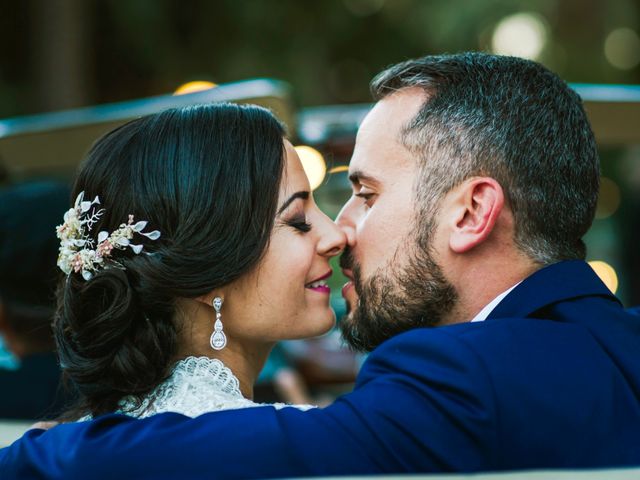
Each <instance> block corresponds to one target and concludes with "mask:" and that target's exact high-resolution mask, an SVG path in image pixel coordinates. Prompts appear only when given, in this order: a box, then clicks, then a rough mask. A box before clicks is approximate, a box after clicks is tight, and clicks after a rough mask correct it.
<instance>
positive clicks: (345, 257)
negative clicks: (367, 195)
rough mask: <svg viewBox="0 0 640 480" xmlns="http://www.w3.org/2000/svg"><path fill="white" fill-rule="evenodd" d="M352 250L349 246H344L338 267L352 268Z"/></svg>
mask: <svg viewBox="0 0 640 480" xmlns="http://www.w3.org/2000/svg"><path fill="white" fill-rule="evenodd" d="M353 264H354V259H353V252H352V251H351V248H349V247H345V249H344V250H343V251H342V255H341V256H340V268H344V269H345V270H353Z"/></svg>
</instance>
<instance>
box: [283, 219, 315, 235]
mask: <svg viewBox="0 0 640 480" xmlns="http://www.w3.org/2000/svg"><path fill="white" fill-rule="evenodd" d="M285 223H286V224H287V225H289V226H290V227H292V228H294V229H295V230H297V231H299V232H303V233H306V232H309V231H311V224H310V223H309V222H307V218H306V217H305V216H304V215H300V216H296V217H293V218H291V219H289V220H287V221H286V222H285Z"/></svg>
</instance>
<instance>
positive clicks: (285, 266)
mask: <svg viewBox="0 0 640 480" xmlns="http://www.w3.org/2000/svg"><path fill="white" fill-rule="evenodd" d="M285 150H286V166H285V171H284V173H283V176H282V182H281V186H280V194H279V199H278V210H277V215H276V219H275V223H274V228H273V231H272V233H271V239H270V243H269V245H268V247H267V251H266V253H265V255H264V258H263V259H262V261H261V263H260V264H259V266H258V268H257V269H256V270H254V271H253V272H252V273H250V274H249V275H246V276H244V277H242V278H241V279H239V280H238V281H236V282H234V283H233V284H232V285H229V286H228V287H227V288H226V289H225V291H224V296H225V299H224V305H223V308H222V320H223V324H224V331H225V333H226V335H227V338H228V340H229V342H233V341H234V340H237V341H251V340H254V341H268V342H271V341H274V342H275V341H278V340H284V339H296V338H304V337H311V336H316V335H320V334H323V333H326V332H327V331H328V330H330V329H331V328H332V327H333V325H334V323H335V313H334V312H333V310H332V309H331V307H330V305H329V294H330V290H329V287H328V286H327V285H326V279H327V278H328V277H329V276H330V275H331V268H330V267H329V259H330V258H331V257H333V256H335V255H337V254H338V253H340V252H341V251H342V249H343V247H344V245H345V236H344V233H343V232H342V231H341V230H340V229H339V228H338V227H337V226H336V225H335V224H334V223H333V222H332V221H331V220H330V219H329V217H327V216H326V215H325V214H324V213H322V211H321V210H320V209H319V208H318V206H317V205H316V203H315V201H314V200H313V196H312V193H311V189H310V188H309V181H308V179H307V176H306V174H305V172H304V170H303V168H302V164H301V163H300V159H299V158H298V155H297V153H296V151H295V149H294V148H293V146H292V145H291V144H290V143H289V142H288V141H286V140H285Z"/></svg>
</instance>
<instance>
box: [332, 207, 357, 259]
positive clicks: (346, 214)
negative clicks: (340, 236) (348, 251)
mask: <svg viewBox="0 0 640 480" xmlns="http://www.w3.org/2000/svg"><path fill="white" fill-rule="evenodd" d="M353 200H354V197H353V196H351V198H349V200H348V201H347V203H345V204H344V206H343V207H342V210H340V213H338V216H337V217H336V224H337V225H338V227H340V229H341V230H342V231H343V232H344V234H345V235H346V237H347V245H348V246H349V247H353V246H354V245H355V243H356V224H355V217H354V211H353V207H354V201H353Z"/></svg>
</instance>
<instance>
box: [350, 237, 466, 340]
mask: <svg viewBox="0 0 640 480" xmlns="http://www.w3.org/2000/svg"><path fill="white" fill-rule="evenodd" d="M429 230H431V229H430V228H428V229H427V231H429ZM413 237H414V238H416V236H415V235H413ZM411 243H413V248H412V250H415V252H414V253H413V254H411V256H410V258H409V260H408V262H407V264H406V266H404V267H401V268H400V269H399V268H398V267H397V266H394V265H393V264H391V265H388V266H387V268H384V269H379V270H378V271H376V272H375V273H374V274H372V275H371V276H370V277H369V278H367V279H366V280H363V279H362V271H361V268H360V265H359V264H358V263H357V262H356V261H355V259H354V258H353V254H352V252H351V250H349V249H346V250H345V252H344V253H343V255H342V258H341V259H340V266H341V267H342V268H345V269H351V270H352V272H353V284H354V287H355V290H356V293H357V294H358V303H357V305H349V306H348V307H349V308H350V310H351V311H350V313H349V314H348V315H347V316H345V317H344V318H343V319H342V321H341V322H340V329H341V330H342V336H343V338H344V339H345V341H346V342H347V343H348V344H349V345H350V346H351V348H353V349H354V350H356V351H361V352H370V351H371V350H373V349H374V348H376V347H377V346H378V345H380V344H381V343H382V342H384V341H385V340H388V339H389V338H391V337H393V336H395V335H398V334H399V333H402V332H406V331H407V330H411V329H414V328H420V327H433V326H435V325H438V324H439V323H441V322H442V320H443V318H444V317H445V316H446V315H447V314H448V313H449V312H451V310H452V309H453V307H454V306H455V304H456V301H457V298H458V295H457V292H456V289H455V287H454V286H453V285H451V284H450V283H449V282H448V280H447V279H446V277H445V276H444V274H443V272H442V269H441V268H440V266H439V265H438V264H437V263H436V261H435V260H434V259H433V256H432V254H431V252H430V245H429V243H430V242H429V240H428V234H427V233H426V232H425V233H424V234H423V237H422V238H419V239H417V240H414V241H413V242H411ZM394 257H395V255H394V256H393V257H392V258H394Z"/></svg>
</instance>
